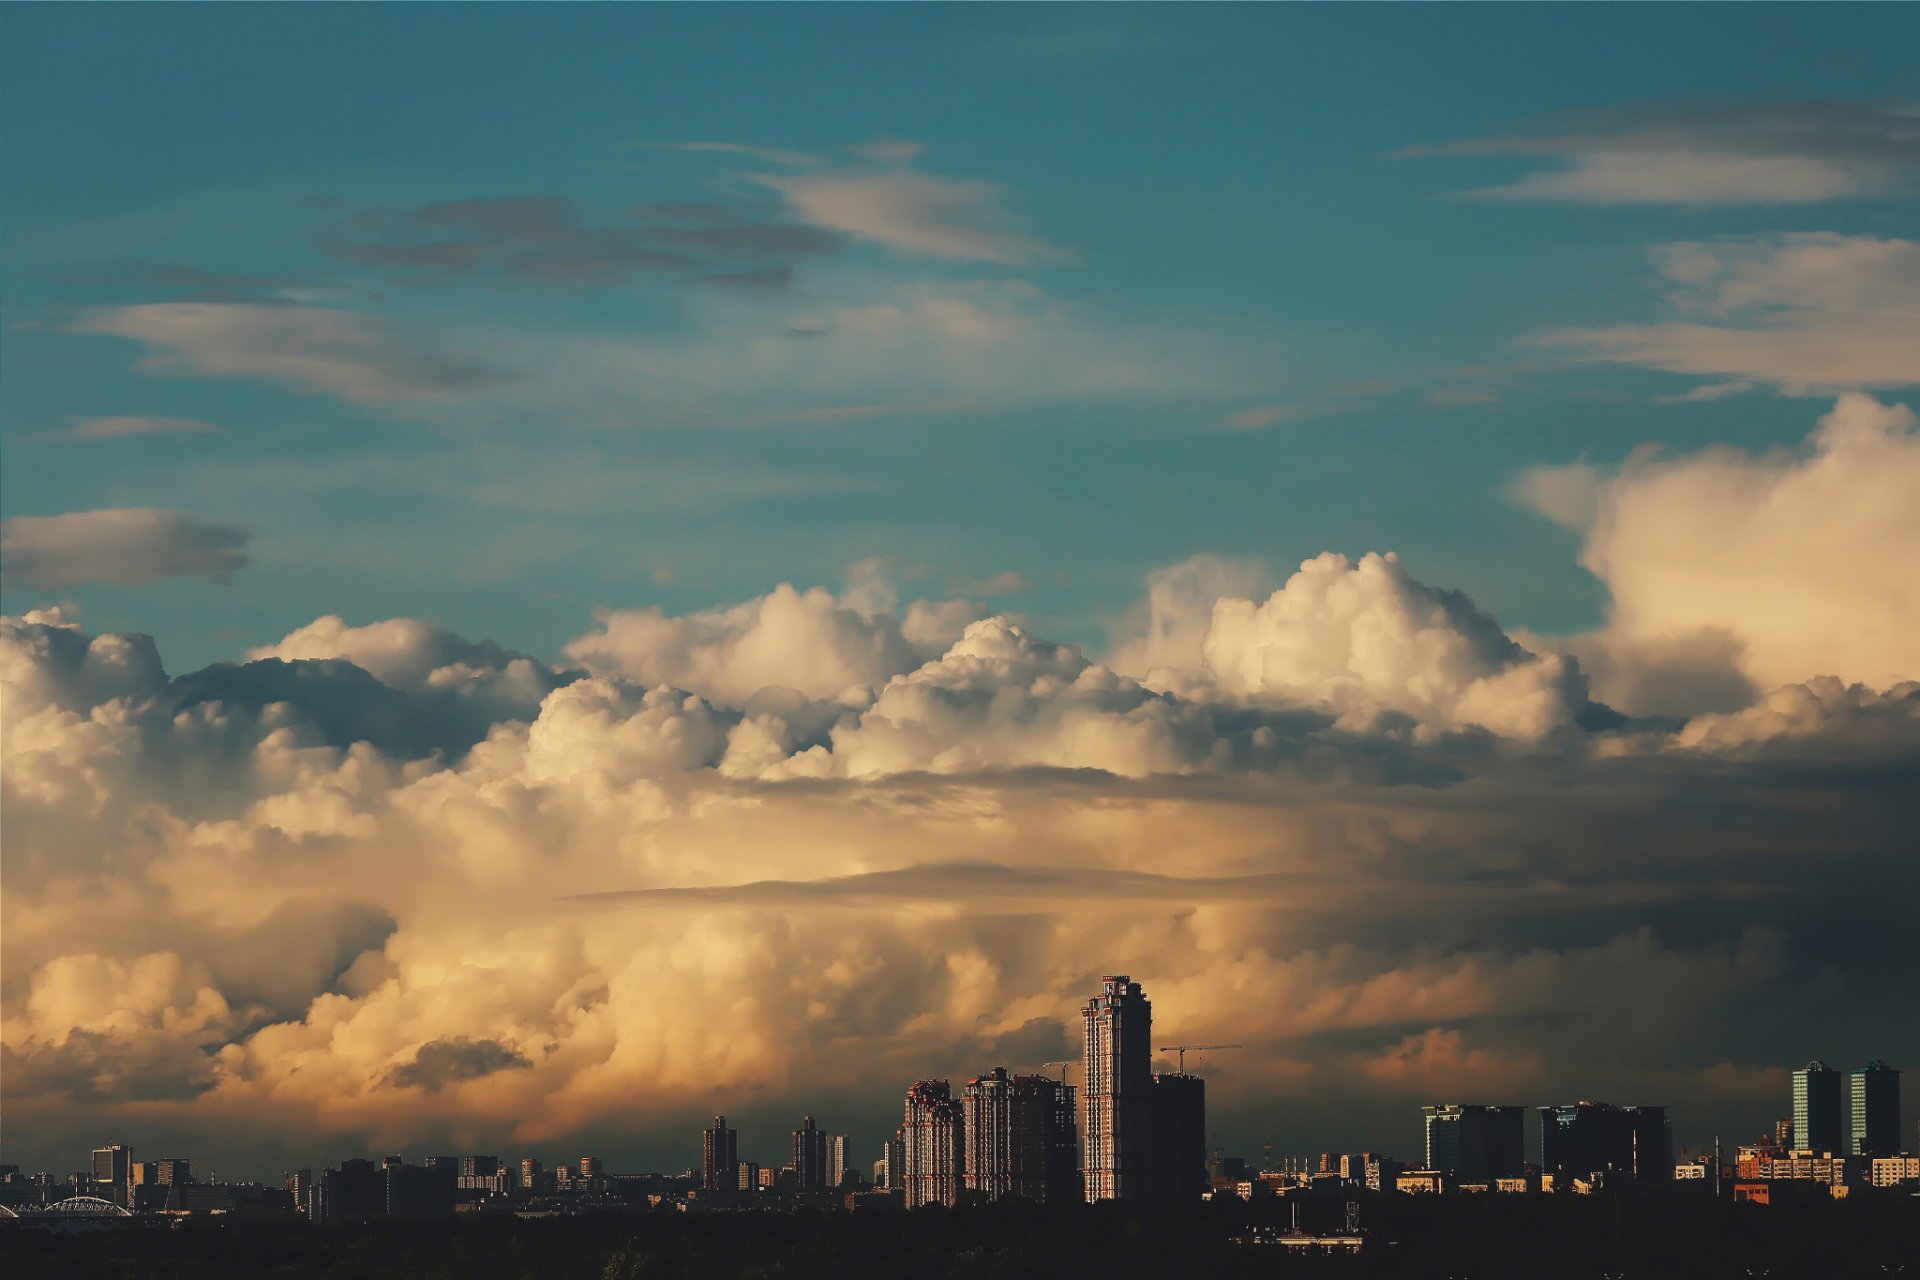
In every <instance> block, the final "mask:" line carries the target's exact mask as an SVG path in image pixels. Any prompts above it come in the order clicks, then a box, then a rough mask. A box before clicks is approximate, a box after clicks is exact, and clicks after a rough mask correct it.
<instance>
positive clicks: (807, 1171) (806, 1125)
mask: <svg viewBox="0 0 1920 1280" xmlns="http://www.w3.org/2000/svg"><path fill="white" fill-rule="evenodd" d="M793 1178H794V1184H793V1185H794V1190H796V1191H826V1190H829V1189H830V1188H831V1186H832V1184H831V1183H829V1182H828V1181H827V1135H826V1133H825V1131H824V1130H821V1129H817V1128H815V1127H814V1124H813V1117H812V1116H805V1117H803V1118H802V1119H801V1122H800V1127H799V1128H798V1129H795V1130H794V1131H793Z"/></svg>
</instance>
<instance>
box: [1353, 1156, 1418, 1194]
mask: <svg viewBox="0 0 1920 1280" xmlns="http://www.w3.org/2000/svg"><path fill="white" fill-rule="evenodd" d="M1406 1167H1407V1166H1406V1165H1404V1164H1402V1163H1401V1162H1400V1161H1398V1160H1395V1159H1394V1158H1393V1157H1392V1156H1383V1155H1381V1154H1379V1153H1378V1152H1374V1151H1362V1152H1361V1153H1360V1177H1361V1180H1362V1181H1364V1182H1365V1183H1366V1184H1367V1190H1369V1191H1392V1190H1393V1189H1394V1181H1395V1179H1397V1178H1398V1177H1399V1176H1400V1175H1401V1173H1403V1172H1404V1171H1405V1170H1406Z"/></svg>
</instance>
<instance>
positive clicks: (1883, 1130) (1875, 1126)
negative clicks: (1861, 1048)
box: [1847, 1058, 1900, 1156]
mask: <svg viewBox="0 0 1920 1280" xmlns="http://www.w3.org/2000/svg"><path fill="white" fill-rule="evenodd" d="M1847 1111H1848V1120H1849V1121H1850V1124H1849V1125H1848V1129H1847V1151H1848V1153H1849V1154H1851V1155H1856V1156H1891V1155H1897V1154H1899V1151H1900V1073H1899V1072H1898V1071H1895V1070H1894V1069H1893V1068H1892V1067H1890V1066H1888V1065H1887V1064H1886V1063H1884V1062H1882V1061H1880V1059H1878V1058H1875V1059H1874V1060H1873V1061H1872V1062H1869V1063H1868V1064H1867V1065H1866V1066H1864V1067H1855V1068H1854V1069H1853V1070H1852V1071H1850V1072H1848V1073H1847Z"/></svg>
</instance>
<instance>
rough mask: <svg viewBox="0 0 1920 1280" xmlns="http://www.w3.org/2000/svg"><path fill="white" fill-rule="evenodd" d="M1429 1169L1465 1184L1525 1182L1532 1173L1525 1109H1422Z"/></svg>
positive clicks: (1443, 1107)
mask: <svg viewBox="0 0 1920 1280" xmlns="http://www.w3.org/2000/svg"><path fill="white" fill-rule="evenodd" d="M1421 1110H1422V1111H1423V1112H1424V1113H1425V1114H1426V1124H1427V1168H1429V1169H1438V1170H1440V1171H1441V1172H1443V1173H1449V1174H1452V1175H1453V1176H1454V1178H1455V1179H1456V1180H1457V1181H1459V1182H1467V1183H1481V1182H1492V1181H1493V1180H1494V1179H1495V1178H1519V1177H1523V1176H1524V1175H1525V1174H1526V1171H1527V1137H1526V1134H1527V1113H1526V1110H1525V1108H1522V1107H1482V1106H1458V1105H1451V1104H1450V1105H1444V1106H1432V1107H1422V1108H1421Z"/></svg>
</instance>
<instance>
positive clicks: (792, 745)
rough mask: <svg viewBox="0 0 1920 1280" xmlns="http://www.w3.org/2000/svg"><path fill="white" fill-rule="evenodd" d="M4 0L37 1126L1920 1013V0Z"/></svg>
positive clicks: (1454, 1061) (1227, 1132)
mask: <svg viewBox="0 0 1920 1280" xmlns="http://www.w3.org/2000/svg"><path fill="white" fill-rule="evenodd" d="M0 37H4V38H0V130H3V131H4V140H5V151H6V167H5V177H4V181H0V216H3V217H4V219H5V225H6V228H7V232H6V237H5V241H4V244H0V463H3V464H4V465H3V466H0V515H3V516H4V526H3V527H0V596H3V598H4V612H5V614H6V616H7V620H6V622H5V623H4V635H3V636H0V678H4V683H5V694H6V698H5V709H4V727H5V731H6V734H5V752H4V755H5V762H4V795H3V797H0V803H3V807H0V822H3V823H4V830H3V831H0V834H3V835H4V856H5V876H6V887H7V893H6V895H5V899H4V903H3V904H0V924H4V937H3V938H0V960H3V961H4V963H3V964H0V1022H3V1024H4V1036H3V1037H0V1040H3V1041H4V1054H5V1066H6V1071H5V1078H4V1082H3V1084H0V1087H3V1088H4V1092H5V1108H4V1110H5V1130H4V1139H5V1145H6V1148H7V1155H6V1159H7V1160H8V1161H9V1162H16V1163H23V1164H29V1165H35V1166H39V1165H42V1164H44V1165H45V1166H46V1167H49V1168H53V1169H56V1170H64V1169H65V1168H66V1167H67V1166H69V1165H72V1166H73V1167H78V1163H77V1162H78V1161H79V1160H80V1156H81V1153H83V1152H84V1151H85V1150H86V1149H88V1148H89V1147H91V1146H92V1145H94V1144H95V1143H97V1142H99V1141H103V1140H105V1139H106V1138H107V1137H115V1136H117V1137H119V1138H121V1139H122V1140H129V1141H132V1142H133V1143H134V1144H135V1146H136V1148H137V1149H140V1150H145V1151H148V1153H149V1154H156V1155H157V1154H162V1153H161V1152H160V1151H158V1150H157V1149H156V1148H158V1147H166V1148H167V1151H166V1152H165V1154H175V1151H174V1148H176V1147H177V1148H179V1149H180V1151H179V1153H180V1154H188V1153H191V1154H194V1155H196V1156H197V1157H200V1158H204V1159H209V1160H212V1161H215V1162H216V1163H219V1164H220V1165H222V1166H223V1167H232V1168H234V1169H236V1170H244V1171H247V1172H251V1173H256V1174H260V1175H263V1176H264V1175H267V1174H277V1172H278V1170H279V1169H280V1168H282V1167H294V1166H297V1165H299V1164H308V1165H318V1164H324V1163H328V1162H331V1161H336V1160H338V1159H340V1158H342V1157H343V1156H346V1155H352V1154H357V1153H360V1152H362V1151H367V1150H373V1149H376V1148H378V1149H386V1148H393V1149H401V1148H405V1149H408V1150H417V1151H419V1152H421V1153H423V1154H424V1153H425V1152H426V1149H427V1148H428V1147H436V1148H442V1149H449V1150H451V1149H455V1148H458V1149H460V1150H494V1151H497V1152H498V1153H499V1154H502V1155H507V1154H512V1155H520V1154H541V1153H543V1152H544V1153H549V1154H552V1155H564V1154H566V1153H567V1152H568V1151H570V1150H572V1149H573V1148H575V1147H579V1146H580V1145H581V1144H582V1143H589V1142H591V1143H595V1144H598V1145H599V1146H600V1147H601V1151H600V1154H602V1155H603V1157H606V1158H608V1159H609V1161H610V1163H611V1162H614V1161H625V1162H630V1163H634V1164H636V1165H637V1164H640V1163H645V1164H649V1165H651V1166H654V1167H676V1166H678V1165H681V1164H684V1163H685V1162H686V1161H687V1160H689V1159H691V1158H692V1156H691V1154H690V1153H691V1152H693V1151H695V1150H697V1137H696V1131H697V1129H698V1127H699V1124H700V1121H701V1118H702V1117H703V1116H704V1115H710V1114H711V1113H712V1112H713V1111H715V1110H724V1111H725V1112H727V1114H729V1115H730V1116H733V1117H735V1118H736V1119H738V1120H741V1121H743V1122H744V1123H743V1129H744V1132H743V1138H742V1141H743V1155H744V1154H746V1153H748V1152H750V1151H751V1152H757V1153H759V1154H758V1157H757V1158H771V1157H773V1156H774V1155H775V1154H776V1153H777V1152H778V1151H779V1149H780V1147H781V1144H782V1141H783V1135H784V1134H785V1132H786V1130H788V1129H790V1128H792V1127H793V1126H794V1124H796V1123H797V1118H798V1116H799V1115H800V1114H801V1113H802V1112H803V1111H809V1110H810V1111H812V1112H813V1113H814V1114H816V1115H817V1116H819V1117H820V1119H821V1122H822V1124H823V1126H824V1127H828V1128H830V1129H832V1130H834V1131H836V1132H850V1133H852V1134H853V1135H854V1136H855V1137H856V1139H857V1140H858V1141H859V1142H860V1143H862V1144H864V1145H865V1146H867V1147H875V1146H877V1143H878V1142H879V1140H880V1138H881V1137H882V1136H883V1135H884V1134H885V1133H886V1132H887V1131H888V1129H889V1128H890V1127H891V1124H892V1123H893V1120H892V1118H891V1117H893V1115H894V1114H895V1113H896V1112H897V1110H898V1099H899V1095H900V1093H901V1092H902V1091H903V1090H904V1087H905V1085H906V1084H907V1083H908V1082H910V1081H912V1080H913V1079H915V1078H918V1077H921V1076H927V1075H940V1076H957V1077H962V1078H964V1077H965V1076H967V1075H971V1074H973V1073H975V1072H977V1071H981V1070H985V1069H987V1068H988V1067H991V1066H993V1065H997V1064H1000V1063H1003V1062H1004V1064H1005V1065H1007V1066H1009V1067H1012V1068H1015V1069H1032V1068H1034V1067H1035V1066H1037V1065H1038V1064H1039V1063H1041V1062H1045V1061H1048V1060H1051V1059H1057V1058H1062V1057H1066V1056H1069V1054H1068V1049H1069V1046H1070V1045H1071V1044H1072V1043H1074V1042H1075V1037H1076V1035H1077V1031H1076V1029H1075V1028H1076V1025H1077V1013H1076V1010H1077V1008H1078V1005H1079V1004H1080V1003H1081V1002H1082V1001H1084V999H1085V998H1086V997H1087V996H1088V995H1089V994H1091V992H1092V991H1093V990H1094V988H1095V987H1096V986H1097V982H1098V979H1099V977H1100V976H1101V975H1102V974H1104V973H1110V972H1129V973H1131V974H1132V976H1133V977H1135V978H1136V979H1137V980H1139V981H1141V982H1142V983H1143V985H1144V986H1145V987H1146V990H1147V993H1148V995H1149V997H1150V998H1152V999H1153V1000H1154V1001H1155V1008H1156V1018H1157V1025H1158V1026H1160V1027H1162V1028H1164V1030H1165V1033H1166V1035H1167V1036H1168V1037H1177V1038H1179V1039H1181V1040H1187V1041H1191V1042H1235V1043H1243V1044H1246V1045H1247V1046H1248V1047H1247V1048H1245V1049H1243V1050H1238V1051H1235V1052H1233V1053H1232V1054H1230V1055H1229V1054H1220V1055H1215V1056H1214V1057H1212V1058H1211V1059H1209V1060H1208V1061H1207V1062H1206V1063H1205V1068H1206V1072H1207V1074H1208V1075H1209V1077H1210V1087H1211V1088H1212V1090H1213V1095H1212V1096H1213V1107H1214V1117H1215V1120H1216V1122H1217V1123H1216V1124H1215V1126H1214V1127H1216V1128H1219V1129H1220V1130H1221V1131H1222V1140H1223V1141H1224V1142H1225V1143H1226V1145H1227V1146H1228V1147H1229V1148H1235V1149H1238V1150H1241V1151H1242V1152H1244V1153H1249V1154H1251V1153H1253V1152H1255V1151H1257V1150H1258V1147H1259V1145H1260V1144H1261V1143H1262V1142H1267V1141H1272V1142H1274V1143H1275V1144H1276V1146H1277V1149H1279V1150H1282V1151H1297V1152H1301V1153H1305V1152H1308V1151H1318V1150H1325V1149H1334V1148H1343V1149H1359V1148H1362V1147H1366V1148H1371V1149H1385V1150H1388V1151H1401V1152H1409V1153H1410V1152H1412V1151H1413V1150H1415V1149H1416V1147H1417V1141H1416V1139H1417V1127H1416V1126H1417V1114H1418V1113H1417V1106H1418V1105H1419V1104H1420V1103H1422V1102H1430V1101H1436V1100H1460V1101H1522V1102H1528V1103H1542V1102H1550V1101H1559V1100H1565V1099H1566V1098H1570V1097H1574V1096H1595V1095H1605V1094H1617V1095H1618V1100H1619V1101H1623V1102H1631V1101H1644V1102H1666V1103H1669V1104H1670V1105H1672V1106H1673V1107H1674V1108H1675V1111H1676V1115H1677V1117H1678V1128H1679V1136H1680V1139H1681V1141H1682V1142H1688V1141H1691V1142H1692V1143H1693V1144H1695V1145H1696V1146H1697V1145H1698V1144H1699V1143H1701V1142H1704V1141H1707V1140H1710V1139H1711V1137H1712V1136H1713V1135H1714V1134H1716V1133H1720V1134H1723V1135H1724V1136H1728V1137H1730V1138H1733V1137H1739V1136H1744V1135H1747V1134H1748V1133H1749V1131H1751V1132H1752V1133H1758V1132H1759V1131H1761V1130H1762V1129H1763V1128H1765V1127H1766V1126H1767V1125H1768V1124H1770V1122H1771V1120H1772V1119H1773V1118H1774V1117H1775V1116H1776V1115H1777V1113H1778V1112H1779V1111H1780V1110H1781V1108H1782V1106H1783V1105H1784V1099H1785V1096H1786V1074H1785V1073H1786V1071H1787V1070H1788V1069H1789V1067H1790V1066H1792V1065H1797V1064H1798V1063H1800V1062H1803V1061H1805V1060H1806V1059H1808V1058H1810V1057H1814V1056H1824V1057H1827V1058H1829V1059H1832V1060H1836V1061H1839V1062H1842V1063H1843V1064H1851V1063H1854V1062H1856V1061H1865V1060H1866V1059H1867V1058H1870V1057H1875V1056H1879V1057H1884V1058H1887V1059H1888V1060H1890V1061H1893V1062H1895V1064H1896V1065H1902V1063H1903V1061H1904V1063H1905V1064H1907V1065H1912V1064H1914V1063H1915V1062H1916V1061H1917V1060H1920V1031H1916V1030H1915V1028H1920V997H1916V996H1915V994H1914V992H1915V990H1920V983H1916V982H1915V981H1914V979H1915V978H1916V977H1920V975H1917V974H1915V972H1914V970H1913V961H1912V958H1911V954H1910V949H1907V950H1906V951H1905V952H1903V950H1902V948H1901V946H1900V945H1899V938H1900V936H1901V934H1902V931H1906V930H1911V928H1912V927H1913V924H1914V920H1913V903H1914V902H1915V901H1917V900H1920V869H1917V868H1916V867H1915V864H1914V860H1913V844H1912V838H1911V831H1912V827H1913V811H1912V805H1911V801H1910V799H1906V798H1905V795H1906V793H1907V792H1908V791H1910V790H1912V789H1914V788H1915V784H1916V782H1920V686H1916V685H1915V684H1913V683H1912V681H1914V680H1915V679H1916V678H1920V639H1916V637H1920V572H1917V571H1916V569H1915V565H1920V515H1916V514H1915V513H1916V511H1920V426H1917V425H1916V419H1915V413H1914V409H1915V406H1916V404H1917V403H1920V395H1917V394H1916V387H1920V211H1917V207H1916V196H1920V69H1916V66H1915V62H1914V59H1913V58H1912V57H1911V55H1910V53H1909V52H1908V51H1909V50H1910V49H1912V48H1913V47H1915V46H1916V45H1920V14H1917V13H1916V11H1915V10H1914V9H1913V8H1912V7H1910V6H1898V5H1863V6H1852V5H1821V6H1797V5H1767V6H1733V5H1711V6H1703V5H1690V6H1630V7H1615V6H1606V7H1602V6H1544V5H1542V6H1513V5H1508V6H1472V7H1454V6H1336V5H1311V6H1309V5H1285V6H1124V7H1110V6H1104V5H1073V6H1065V5H1061V6H1028V7H1007V6H995V5H978V6H974V5H969V6H943V5H924V6H879V5H861V6H839V7H820V6H744V5H743V6H732V5H727V6H720V5H711V6H654V5H606V6H582V5H567V6H466V5H412V6H372V5H357V6H266V5H261V6H180V7H176V6H162V5H152V6H123V5H89V6H47V5H31V6H30V5H12V6H7V7H5V8H4V10H0ZM1909 1092H1911V1089H1910V1090H1909ZM1916 1105H1917V1104H1913V1103H1909V1107H1908V1111H1909V1116H1910V1120H1909V1123H1911V1117H1912V1116H1913V1113H1914V1111H1915V1109H1916ZM1409 1117H1413V1118H1409ZM755 1126H757V1127H758V1130H759V1136H758V1137H756V1134H755ZM757 1142H758V1143H762V1144H763V1145H764V1147H765V1150H764V1151H763V1150H761V1147H760V1146H756V1145H755V1144H756V1143H757Z"/></svg>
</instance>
